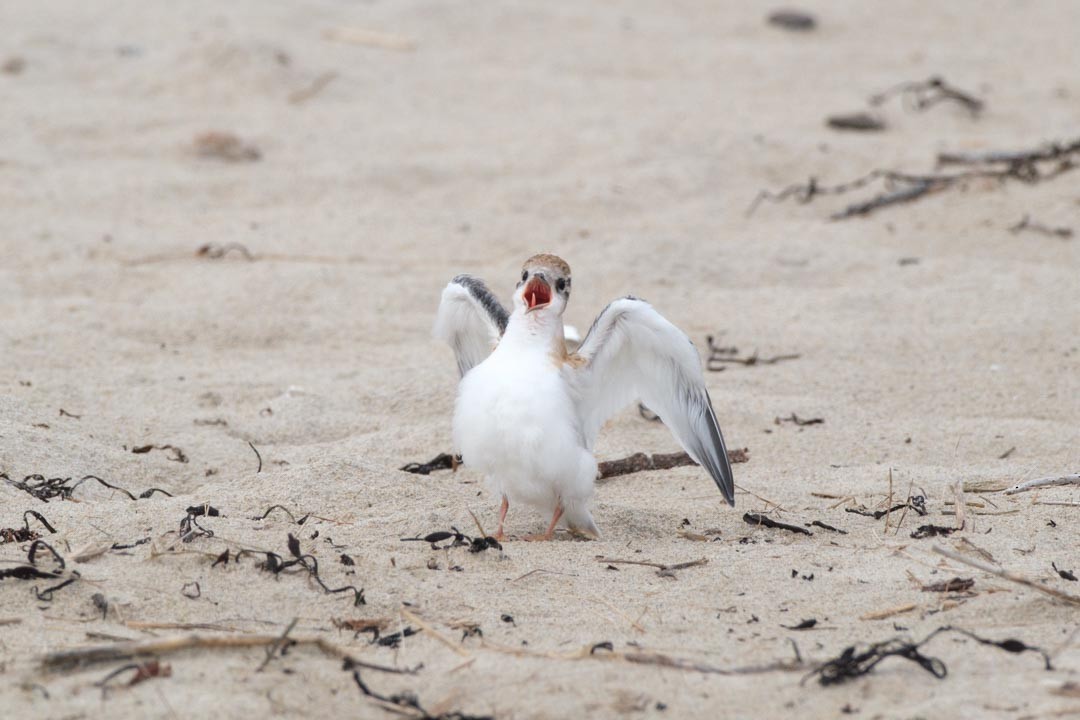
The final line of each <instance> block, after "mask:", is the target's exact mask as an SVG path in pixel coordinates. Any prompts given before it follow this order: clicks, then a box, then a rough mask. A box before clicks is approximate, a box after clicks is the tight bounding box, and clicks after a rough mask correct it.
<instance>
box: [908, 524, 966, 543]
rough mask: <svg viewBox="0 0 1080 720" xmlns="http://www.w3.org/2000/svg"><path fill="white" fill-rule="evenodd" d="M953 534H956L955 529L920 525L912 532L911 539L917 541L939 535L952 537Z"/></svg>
mask: <svg viewBox="0 0 1080 720" xmlns="http://www.w3.org/2000/svg"><path fill="white" fill-rule="evenodd" d="M954 532H956V528H951V527H945V526H944V525H920V526H919V527H918V528H917V529H916V530H914V531H912V533H911V537H913V538H915V539H916V540H919V539H921V538H928V537H937V536H939V535H952V534H953V533H954Z"/></svg>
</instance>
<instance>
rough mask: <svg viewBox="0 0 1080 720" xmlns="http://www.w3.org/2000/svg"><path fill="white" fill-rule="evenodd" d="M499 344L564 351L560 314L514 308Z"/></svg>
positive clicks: (548, 350)
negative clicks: (529, 311)
mask: <svg viewBox="0 0 1080 720" xmlns="http://www.w3.org/2000/svg"><path fill="white" fill-rule="evenodd" d="M499 344H500V345H510V346H512V347H517V348H531V349H537V350H543V351H547V352H552V351H557V350H560V349H561V350H563V351H565V348H566V345H565V341H564V339H563V321H562V316H561V315H556V314H555V313H548V312H544V311H542V310H541V311H539V312H531V313H526V312H525V311H524V310H521V309H518V310H515V311H514V313H513V314H512V315H510V322H509V323H507V325H506V332H505V333H503V337H502V341H501V342H500V343H499Z"/></svg>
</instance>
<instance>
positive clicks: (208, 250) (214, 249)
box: [195, 242, 273, 415]
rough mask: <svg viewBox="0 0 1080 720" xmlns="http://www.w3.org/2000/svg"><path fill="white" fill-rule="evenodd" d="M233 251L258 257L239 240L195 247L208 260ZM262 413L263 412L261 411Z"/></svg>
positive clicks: (217, 258) (271, 412) (250, 257)
mask: <svg viewBox="0 0 1080 720" xmlns="http://www.w3.org/2000/svg"><path fill="white" fill-rule="evenodd" d="M232 252H235V253H237V254H238V255H241V256H243V258H244V259H245V260H248V261H252V262H254V261H255V260H257V259H258V258H257V257H255V253H253V252H251V251H250V250H248V249H247V246H246V245H244V244H243V243H238V242H227V243H206V244H205V245H200V246H199V247H197V248H196V249H195V257H200V258H206V259H207V260H221V259H223V258H225V257H226V256H228V254H229V253H232ZM267 410H269V408H267ZM260 414H262V413H261V412H260ZM268 414H270V415H272V414H273V411H272V410H271V411H270V412H269V413H268Z"/></svg>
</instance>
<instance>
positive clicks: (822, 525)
mask: <svg viewBox="0 0 1080 720" xmlns="http://www.w3.org/2000/svg"><path fill="white" fill-rule="evenodd" d="M810 525H811V526H813V527H819V528H821V529H822V530H828V531H830V532H834V533H840V534H841V535H847V530H841V529H840V528H836V527H833V526H832V525H829V524H828V523H823V522H821V521H820V520H815V521H813V522H812V523H810Z"/></svg>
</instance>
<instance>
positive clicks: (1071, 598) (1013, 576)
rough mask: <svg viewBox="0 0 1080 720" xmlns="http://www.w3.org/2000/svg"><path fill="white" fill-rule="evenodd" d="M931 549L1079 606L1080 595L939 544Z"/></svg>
mask: <svg viewBox="0 0 1080 720" xmlns="http://www.w3.org/2000/svg"><path fill="white" fill-rule="evenodd" d="M931 549H932V550H933V551H934V552H936V553H937V554H938V555H943V556H945V557H947V558H949V559H950V560H955V561H956V562H958V563H961V564H963V565H967V566H969V567H973V568H976V569H978V570H982V571H983V572H988V573H990V574H991V575H996V576H997V577H999V578H1003V579H1005V580H1009V581H1010V582H1014V583H1017V584H1018V585H1024V586H1026V587H1029V588H1031V589H1033V590H1038V591H1039V592H1041V593H1045V594H1046V595H1049V596H1051V597H1054V598H1056V599H1058V600H1061V601H1063V602H1066V603H1069V604H1070V605H1077V606H1080V596H1076V595H1070V594H1069V593H1066V592H1062V591H1061V590H1058V589H1057V588H1052V587H1050V586H1049V585H1043V584H1042V583H1040V582H1036V581H1035V580H1031V579H1030V578H1026V577H1024V576H1023V575H1018V574H1017V573H1014V572H1011V571H1009V570H1005V569H1002V568H1000V567H995V566H994V565H988V564H986V563H984V562H982V561H980V560H975V559H973V558H969V557H965V556H963V555H961V554H960V553H958V552H954V551H952V550H948V549H946V548H943V547H941V546H940V545H934V546H933V548H931ZM1033 549H1034V548H1033Z"/></svg>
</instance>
